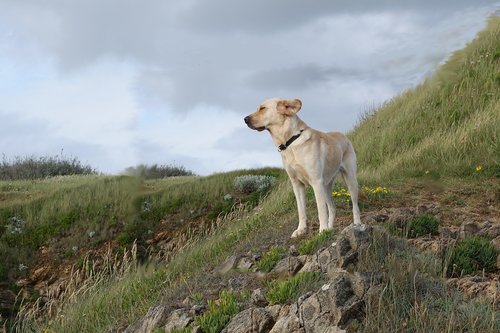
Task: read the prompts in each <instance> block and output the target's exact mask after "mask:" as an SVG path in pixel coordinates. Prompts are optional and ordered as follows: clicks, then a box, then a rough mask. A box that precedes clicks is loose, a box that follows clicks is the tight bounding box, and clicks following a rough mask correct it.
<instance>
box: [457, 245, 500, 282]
mask: <svg viewBox="0 0 500 333" xmlns="http://www.w3.org/2000/svg"><path fill="white" fill-rule="evenodd" d="M497 255H498V254H497V251H496V249H495V247H494V246H493V245H492V244H491V243H490V241H489V240H488V239H487V238H483V237H470V238H465V239H463V240H461V241H459V242H458V243H457V244H456V245H455V247H454V248H453V249H452V252H451V257H450V260H449V263H448V271H447V273H448V275H449V276H462V275H465V274H472V273H474V272H477V271H482V270H484V271H486V272H494V271H495V270H496V261H497Z"/></svg>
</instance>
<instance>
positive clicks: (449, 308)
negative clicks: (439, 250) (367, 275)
mask: <svg viewBox="0 0 500 333" xmlns="http://www.w3.org/2000/svg"><path fill="white" fill-rule="evenodd" d="M442 265H443V261H442V260H441V258H437V257H435V256H433V255H431V254H429V253H418V252H415V251H414V250H413V249H411V248H410V247H409V246H408V245H407V244H406V243H404V242H403V241H401V240H395V239H394V238H389V237H387V236H386V235H385V233H384V232H382V231H381V230H379V229H375V237H374V240H373V243H372V246H371V247H370V248H368V249H367V251H365V252H364V253H363V254H362V255H360V261H359V263H358V265H357V266H358V268H359V269H361V270H363V271H369V272H370V271H371V272H381V273H382V282H383V284H382V287H380V288H378V289H377V290H376V291H375V292H373V293H371V294H370V295H371V296H370V298H369V299H368V302H367V304H366V318H365V319H364V321H363V323H362V329H361V330H360V331H362V332H367V333H369V332H374V333H375V332H399V331H405V332H422V333H423V332H426V333H428V332H436V333H437V332H478V333H479V332H485V333H493V332H498V331H499V329H500V321H498V312H497V311H496V310H495V308H494V306H492V305H490V304H487V303H485V302H481V301H468V300H466V299H465V298H464V296H463V295H461V294H460V292H458V291H457V290H454V289H450V288H449V287H448V286H447V285H446V283H445V281H444V280H443V278H442V272H443V266H442Z"/></svg>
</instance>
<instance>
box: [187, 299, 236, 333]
mask: <svg viewBox="0 0 500 333" xmlns="http://www.w3.org/2000/svg"><path fill="white" fill-rule="evenodd" d="M240 310H241V306H240V304H239V297H238V295H237V294H235V293H231V292H228V291H225V290H223V291H221V293H220V296H219V300H218V302H217V303H216V302H214V301H208V310H207V311H206V312H205V313H203V314H202V315H201V316H198V317H196V318H195V322H196V323H197V324H198V325H200V326H201V328H202V329H203V332H207V333H218V332H220V331H222V329H223V328H224V327H225V326H226V325H227V324H228V323H229V321H230V320H231V319H232V318H233V317H234V316H235V315H236V314H237V313H238V312H240Z"/></svg>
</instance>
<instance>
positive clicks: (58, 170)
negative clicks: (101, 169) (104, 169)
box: [0, 156, 97, 180]
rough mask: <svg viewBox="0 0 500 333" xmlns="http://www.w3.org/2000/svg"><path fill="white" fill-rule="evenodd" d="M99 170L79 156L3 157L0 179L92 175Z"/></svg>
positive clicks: (0, 166) (0, 164)
mask: <svg viewBox="0 0 500 333" xmlns="http://www.w3.org/2000/svg"><path fill="white" fill-rule="evenodd" d="M96 173H97V171H96V170H95V169H93V168H92V167H91V166H89V165H84V164H82V162H80V161H79V160H78V158H76V157H73V158H66V157H63V156H54V157H52V156H42V157H38V158H37V157H35V156H29V157H23V158H21V157H16V158H14V160H13V161H9V160H7V159H6V158H5V156H4V158H3V160H2V163H0V180H19V179H41V178H47V177H55V176H67V175H90V174H96Z"/></svg>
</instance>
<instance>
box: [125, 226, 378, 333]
mask: <svg viewBox="0 0 500 333" xmlns="http://www.w3.org/2000/svg"><path fill="white" fill-rule="evenodd" d="M372 233H373V228H372V227H370V226H362V227H360V226H349V227H347V228H346V229H344V230H343V231H342V232H341V233H340V235H339V236H338V237H336V239H335V241H334V242H333V243H332V244H331V245H330V246H327V247H325V248H322V249H320V250H318V251H317V252H316V253H315V254H313V255H304V256H299V255H298V254H297V253H296V251H289V256H287V257H286V258H284V259H282V260H281V261H280V262H278V263H277V265H276V266H275V268H274V269H273V271H272V272H271V273H269V274H270V275H273V274H274V275H276V274H288V275H295V274H297V273H299V272H311V271H315V272H322V274H323V276H324V281H325V283H323V285H322V286H321V287H320V288H319V289H318V290H316V291H315V292H309V293H306V294H305V295H302V296H301V297H299V299H298V300H297V301H296V302H294V303H292V304H283V305H281V304H275V305H268V301H267V299H266V289H265V288H258V289H255V290H253V291H252V292H251V294H250V297H249V301H248V304H247V305H246V309H244V310H243V311H241V312H240V313H238V314H237V315H236V316H234V317H233V318H232V319H231V321H230V322H229V323H228V324H227V326H226V327H225V328H224V330H223V331H222V332H224V333H245V332H257V333H260V332H272V333H289V332H303V333H315V332H331V333H334V332H337V333H338V332H345V331H344V329H345V328H346V326H347V325H348V324H349V323H350V322H351V321H353V320H362V319H363V317H364V309H365V296H366V295H367V293H368V291H369V290H370V289H371V288H372V287H373V286H374V285H376V284H378V283H380V281H381V279H380V278H379V277H377V276H376V274H373V273H370V272H349V271H348V270H350V268H351V267H352V265H354V264H356V263H357V260H358V257H359V252H360V250H362V249H365V248H366V247H367V246H369V244H370V242H371V240H372ZM251 267H252V265H250V264H249V260H246V259H245V257H238V256H233V257H230V258H229V259H228V260H226V261H225V262H224V263H222V264H221V265H220V266H219V267H218V269H217V270H216V271H217V272H218V273H221V272H229V271H231V270H240V271H241V270H248V269H250V268H251ZM194 318H195V313H194V311H193V310H192V309H176V310H173V311H172V310H170V311H169V310H168V309H167V307H166V306H157V307H154V308H152V309H151V310H150V311H149V312H148V313H147V314H146V316H144V317H143V318H141V319H140V320H138V321H137V322H136V323H134V324H133V325H131V326H130V327H129V328H127V330H126V332H129V333H130V332H151V330H153V329H155V328H162V331H163V330H164V331H165V332H172V331H174V330H180V329H185V328H187V327H188V326H190V325H192V323H193V321H194ZM193 331H194V332H196V331H200V328H199V327H194V328H193Z"/></svg>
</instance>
